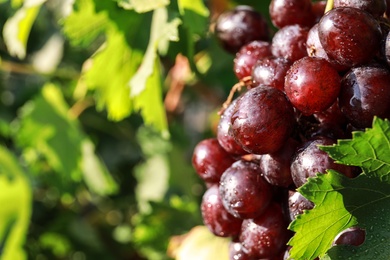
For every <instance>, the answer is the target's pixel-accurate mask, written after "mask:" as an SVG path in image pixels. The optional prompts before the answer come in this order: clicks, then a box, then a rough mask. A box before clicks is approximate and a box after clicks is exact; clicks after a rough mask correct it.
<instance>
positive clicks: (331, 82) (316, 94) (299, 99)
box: [284, 57, 341, 115]
mask: <svg viewBox="0 0 390 260" xmlns="http://www.w3.org/2000/svg"><path fill="white" fill-rule="evenodd" d="M340 80H341V79H340V76H339V74H338V72H337V71H336V70H335V69H334V68H333V67H332V65H331V64H330V63H329V62H327V61H326V60H324V59H320V58H314V57H305V58H303V59H300V60H298V61H296V62H295V63H294V64H293V65H292V66H291V68H290V69H289V71H288V72H287V75H286V78H285V84H284V88H285V92H286V95H287V97H288V98H289V100H290V102H291V103H292V104H293V105H294V107H296V108H297V109H298V110H299V111H301V112H302V113H303V114H304V115H312V114H314V113H317V112H321V111H324V110H325V109H327V108H328V107H330V106H331V105H332V104H333V103H334V102H335V101H336V99H337V96H338V95H339V92H340Z"/></svg>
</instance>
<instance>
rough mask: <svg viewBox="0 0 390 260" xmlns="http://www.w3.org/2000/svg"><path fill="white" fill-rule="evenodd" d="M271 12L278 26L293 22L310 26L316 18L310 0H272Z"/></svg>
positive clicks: (273, 21) (274, 22)
mask: <svg viewBox="0 0 390 260" xmlns="http://www.w3.org/2000/svg"><path fill="white" fill-rule="evenodd" d="M269 14H270V16H271V21H272V23H273V24H274V25H275V27H277V28H283V27H285V26H288V25H293V24H299V25H302V26H308V27H310V26H312V25H313V24H314V20H315V15H314V13H313V9H312V3H311V1H310V0H272V1H271V3H270V5H269Z"/></svg>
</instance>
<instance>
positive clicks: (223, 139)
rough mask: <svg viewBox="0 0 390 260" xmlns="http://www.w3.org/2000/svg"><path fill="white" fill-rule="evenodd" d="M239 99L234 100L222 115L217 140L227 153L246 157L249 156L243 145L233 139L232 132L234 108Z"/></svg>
mask: <svg viewBox="0 0 390 260" xmlns="http://www.w3.org/2000/svg"><path fill="white" fill-rule="evenodd" d="M236 102H237V99H235V100H233V102H232V103H231V104H230V105H229V106H228V107H227V108H226V110H225V111H224V112H223V114H222V115H221V118H220V119H219V123H218V127H217V138H218V142H219V144H220V145H221V146H222V148H223V149H225V151H227V152H228V153H230V154H232V155H244V154H247V153H248V152H246V151H245V150H244V149H243V148H242V147H241V145H239V144H238V143H237V142H236V140H235V139H234V137H233V133H232V130H231V126H232V122H231V118H232V114H233V112H234V107H235V105H236Z"/></svg>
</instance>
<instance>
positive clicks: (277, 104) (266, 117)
mask: <svg viewBox="0 0 390 260" xmlns="http://www.w3.org/2000/svg"><path fill="white" fill-rule="evenodd" d="M294 121H295V120H294V111H293V108H292V106H291V104H290V102H289V101H288V100H287V98H286V96H285V95H284V93H283V92H282V91H280V90H278V89H276V88H273V87H270V86H259V87H255V88H252V89H250V90H248V92H246V93H245V94H244V95H242V96H241V97H240V98H239V99H238V100H237V104H236V106H235V109H234V112H233V114H232V118H231V123H232V131H233V135H234V137H235V139H236V141H237V142H238V143H239V144H241V146H242V147H243V148H244V150H246V151H247V152H248V153H254V154H267V153H273V152H276V151H277V150H279V149H280V148H281V147H282V145H283V144H284V142H285V141H286V140H287V138H288V137H289V136H290V135H291V133H292V130H293V126H294Z"/></svg>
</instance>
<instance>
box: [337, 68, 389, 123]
mask: <svg viewBox="0 0 390 260" xmlns="http://www.w3.org/2000/svg"><path fill="white" fill-rule="evenodd" d="M389 82H390V71H389V70H388V69H387V68H385V67H382V66H379V65H367V66H362V67H356V68H353V69H352V70H351V71H349V72H348V73H347V74H346V75H345V76H344V77H343V79H342V81H341V85H342V88H341V92H340V97H339V106H340V109H341V112H342V113H343V114H344V115H345V116H346V117H347V119H348V121H349V122H350V123H351V124H352V125H353V126H355V127H358V128H365V127H370V126H371V125H372V120H373V118H374V116H378V117H381V118H389V116H390V91H389Z"/></svg>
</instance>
